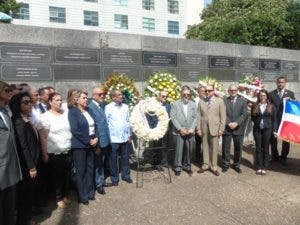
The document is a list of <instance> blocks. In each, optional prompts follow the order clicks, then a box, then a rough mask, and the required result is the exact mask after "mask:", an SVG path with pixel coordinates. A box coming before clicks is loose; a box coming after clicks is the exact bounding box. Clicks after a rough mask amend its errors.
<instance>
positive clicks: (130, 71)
mask: <svg viewBox="0 0 300 225" xmlns="http://www.w3.org/2000/svg"><path fill="white" fill-rule="evenodd" d="M116 73H117V74H120V75H121V74H123V75H126V76H128V77H129V78H131V79H133V80H134V81H143V76H142V75H141V70H140V68H137V67H110V66H105V67H103V76H102V77H101V80H106V78H107V77H109V76H110V75H113V74H116Z"/></svg>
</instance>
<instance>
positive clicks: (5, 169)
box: [0, 110, 22, 190]
mask: <svg viewBox="0 0 300 225" xmlns="http://www.w3.org/2000/svg"><path fill="white" fill-rule="evenodd" d="M1 111H2V110H1ZM2 115H3V118H2V117H1V118H0V190H4V189H6V188H8V187H11V186H13V185H15V184H17V183H18V182H19V181H20V180H21V179H22V173H21V167H20V163H19V158H18V154H17V147H16V142H15V133H14V129H13V125H12V122H11V119H10V117H9V116H8V114H6V113H4V112H2ZM3 119H4V120H5V122H4V121H3Z"/></svg>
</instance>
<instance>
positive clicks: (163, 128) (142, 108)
mask: <svg viewBox="0 0 300 225" xmlns="http://www.w3.org/2000/svg"><path fill="white" fill-rule="evenodd" d="M146 114H149V115H151V116H152V115H156V116H157V119H158V124H157V126H156V127H154V128H150V127H149V123H148V120H147V118H146ZM130 124H131V127H132V130H133V132H134V133H135V134H136V136H137V137H138V138H141V139H144V140H145V141H154V140H159V139H161V138H162V137H163V136H164V135H165V133H166V132H167V129H168V125H169V117H168V113H167V112H166V110H165V108H164V107H163V106H162V104H161V103H160V102H158V101H157V100H156V99H155V98H146V99H145V100H141V101H140V102H139V103H138V104H137V105H136V106H135V107H134V108H133V110H132V112H131V116H130Z"/></svg>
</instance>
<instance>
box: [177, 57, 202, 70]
mask: <svg viewBox="0 0 300 225" xmlns="http://www.w3.org/2000/svg"><path fill="white" fill-rule="evenodd" d="M179 66H197V67H202V68H206V67H207V56H204V55H196V54H179Z"/></svg>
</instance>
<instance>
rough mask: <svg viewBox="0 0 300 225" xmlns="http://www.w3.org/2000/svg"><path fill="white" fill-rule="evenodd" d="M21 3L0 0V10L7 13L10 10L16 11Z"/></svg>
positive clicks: (11, 0)
mask: <svg viewBox="0 0 300 225" xmlns="http://www.w3.org/2000/svg"><path fill="white" fill-rule="evenodd" d="M21 5H22V3H17V2H16V0H0V12H4V13H6V14H9V13H10V11H11V12H17V11H18V10H19V8H20V7H21Z"/></svg>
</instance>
